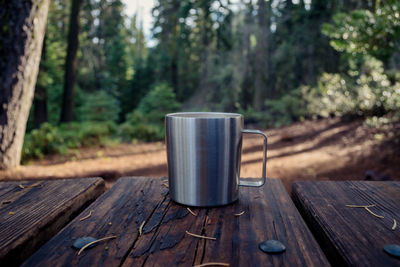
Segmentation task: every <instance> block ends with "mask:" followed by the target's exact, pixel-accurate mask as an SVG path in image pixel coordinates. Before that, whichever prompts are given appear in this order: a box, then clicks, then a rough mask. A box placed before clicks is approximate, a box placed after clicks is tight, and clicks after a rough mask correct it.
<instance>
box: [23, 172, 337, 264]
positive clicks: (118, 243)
mask: <svg viewBox="0 0 400 267" xmlns="http://www.w3.org/2000/svg"><path fill="white" fill-rule="evenodd" d="M162 184H163V181H162V180H160V179H152V178H123V179H120V180H119V181H118V182H117V183H116V184H115V185H114V186H113V187H112V188H111V189H110V191H108V192H106V193H105V194H104V195H103V196H102V197H100V198H99V199H98V200H97V201H96V202H95V203H93V204H92V205H91V206H90V207H88V208H87V209H86V211H85V212H83V213H82V216H83V215H85V214H87V213H88V212H89V210H94V212H93V215H92V217H91V218H90V219H88V220H86V221H83V222H79V221H78V220H77V219H75V220H74V221H72V222H71V223H70V224H69V225H68V226H67V227H66V228H64V229H63V231H61V232H60V233H59V234H58V235H57V236H56V237H54V238H53V239H52V240H50V241H49V242H48V243H47V244H46V245H45V246H43V247H42V248H41V249H40V250H39V251H38V252H37V253H36V254H35V255H33V256H32V257H31V258H30V259H28V261H26V262H25V263H24V265H25V266H30V265H49V264H52V265H54V264H55V265H74V266H75V265H79V266H83V265H87V266H93V265H94V266H97V265H106V266H119V265H123V266H193V265H195V264H201V263H205V262H210V261H213V262H216V261H217V262H227V263H229V264H231V266H264V265H279V266H296V265H297V266H303V265H307V266H327V265H329V263H328V262H327V260H326V258H325V256H324V255H323V253H322V251H321V250H320V248H319V246H318V245H317V243H316V241H315V240H314V239H313V237H312V235H311V233H310V232H309V231H308V229H307V228H306V225H305V223H304V222H303V221H302V218H301V216H300V214H299V213H298V212H297V210H296V209H295V207H294V205H293V203H292V202H291V200H290V198H289V196H288V195H287V193H286V191H285V189H284V187H283V185H282V183H281V182H280V180H269V181H268V182H267V184H266V185H265V186H264V187H262V188H241V195H240V197H241V199H240V201H238V202H236V203H234V204H232V205H228V206H225V207H219V208H203V209H201V208H192V210H193V211H194V212H195V213H196V214H197V216H193V215H192V214H191V213H189V211H188V210H187V208H186V207H185V206H182V205H179V204H176V203H174V202H173V201H171V200H170V198H169V197H168V194H167V193H168V189H167V188H166V187H165V186H163V185H162ZM242 210H244V211H245V213H244V214H243V215H242V216H234V214H235V213H239V212H241V211H242ZM80 217H81V216H80ZM109 221H112V225H108V222H109ZM143 222H145V223H144V226H143V234H142V235H141V236H139V234H138V232H139V228H140V225H141V224H142V223H143ZM186 231H189V232H191V233H195V234H200V235H207V236H211V237H216V238H217V240H216V241H214V240H203V239H199V238H196V237H192V236H189V235H187V234H186ZM87 235H90V236H93V237H95V238H101V237H105V236H110V235H116V236H117V238H116V239H115V240H110V241H107V242H104V243H103V244H101V245H99V246H97V247H95V248H91V249H89V250H87V251H84V252H83V253H82V255H80V256H78V255H77V252H76V251H75V250H73V249H72V248H71V244H72V243H73V241H74V240H75V239H76V238H78V237H81V236H87ZM266 239H279V240H280V241H282V242H283V243H285V245H286V246H287V251H286V252H285V253H284V254H282V255H267V254H265V253H263V252H262V251H260V250H259V249H258V244H259V243H260V242H261V241H263V240H266ZM106 246H107V247H108V250H105V247H106Z"/></svg>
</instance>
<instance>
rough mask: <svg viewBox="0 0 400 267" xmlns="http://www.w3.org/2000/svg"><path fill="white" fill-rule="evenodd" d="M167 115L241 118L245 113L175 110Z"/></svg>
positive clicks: (188, 117) (177, 116)
mask: <svg viewBox="0 0 400 267" xmlns="http://www.w3.org/2000/svg"><path fill="white" fill-rule="evenodd" d="M165 117H170V118H187V119H226V118H241V117H243V115H242V114H239V113H226V112H175V113H169V114H166V115H165Z"/></svg>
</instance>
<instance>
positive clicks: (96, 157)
mask: <svg viewBox="0 0 400 267" xmlns="http://www.w3.org/2000/svg"><path fill="white" fill-rule="evenodd" d="M390 131H391V132H393V133H394V132H399V131H400V124H397V125H395V126H394V127H393V128H392V129H391V130H390ZM265 133H267V135H268V136H269V144H268V148H269V150H268V162H267V176H268V177H273V178H281V179H282V181H283V183H284V184H285V187H286V189H287V190H288V191H290V188H291V183H292V182H293V181H298V180H365V179H371V180H400V149H399V148H400V144H399V140H397V141H396V140H395V139H394V138H392V139H390V138H382V136H383V135H385V134H386V136H387V135H388V133H383V134H382V133H379V132H378V130H376V129H372V128H368V127H367V126H365V125H364V124H363V121H361V120H356V121H351V122H344V121H341V120H340V119H337V118H333V119H322V120H317V121H304V122H298V123H295V124H292V125H290V126H285V127H281V128H273V129H267V130H265ZM262 145H263V141H262V138H260V137H257V136H253V135H245V138H244V141H243V154H242V165H241V177H261V170H262V149H263V148H262ZM166 161H167V160H166V152H165V144H164V143H162V142H153V143H143V144H119V145H116V146H114V147H106V148H85V149H80V150H76V151H71V152H70V153H69V155H67V156H60V155H52V156H46V157H45V158H44V159H41V160H37V161H32V162H30V163H29V164H27V165H24V166H20V167H18V168H16V169H14V170H8V171H0V180H27V179H57V178H76V177H89V176H91V177H93V176H99V177H103V178H104V179H105V181H106V184H107V186H108V187H109V186H110V185H112V184H113V183H114V182H115V181H116V180H117V179H118V178H119V177H121V176H152V177H161V176H166V175H167V163H166Z"/></svg>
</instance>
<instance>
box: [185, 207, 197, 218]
mask: <svg viewBox="0 0 400 267" xmlns="http://www.w3.org/2000/svg"><path fill="white" fill-rule="evenodd" d="M186 209H187V210H188V211H189V212H190V213H191V214H192V215H193V216H194V217H197V214H196V213H194V212H193V211H192V210H191V209H189V208H186Z"/></svg>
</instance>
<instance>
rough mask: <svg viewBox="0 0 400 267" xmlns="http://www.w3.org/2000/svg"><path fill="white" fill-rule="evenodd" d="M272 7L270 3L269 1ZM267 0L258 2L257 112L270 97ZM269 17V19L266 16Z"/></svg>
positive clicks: (255, 107)
mask: <svg viewBox="0 0 400 267" xmlns="http://www.w3.org/2000/svg"><path fill="white" fill-rule="evenodd" d="M268 5H270V1H268ZM267 9H269V8H267V7H266V3H265V0H258V11H257V18H258V34H257V45H256V57H255V73H254V74H255V75H254V76H255V77H254V79H255V80H254V100H253V105H254V109H255V110H258V111H260V110H262V109H263V106H264V101H265V97H266V96H270V92H268V83H267V79H268V61H267V59H268V57H269V53H268V50H269V49H268V36H269V31H270V29H269V26H270V25H269V23H268V21H269V19H270V17H269V14H267ZM265 15H267V18H266V16H265Z"/></svg>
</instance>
